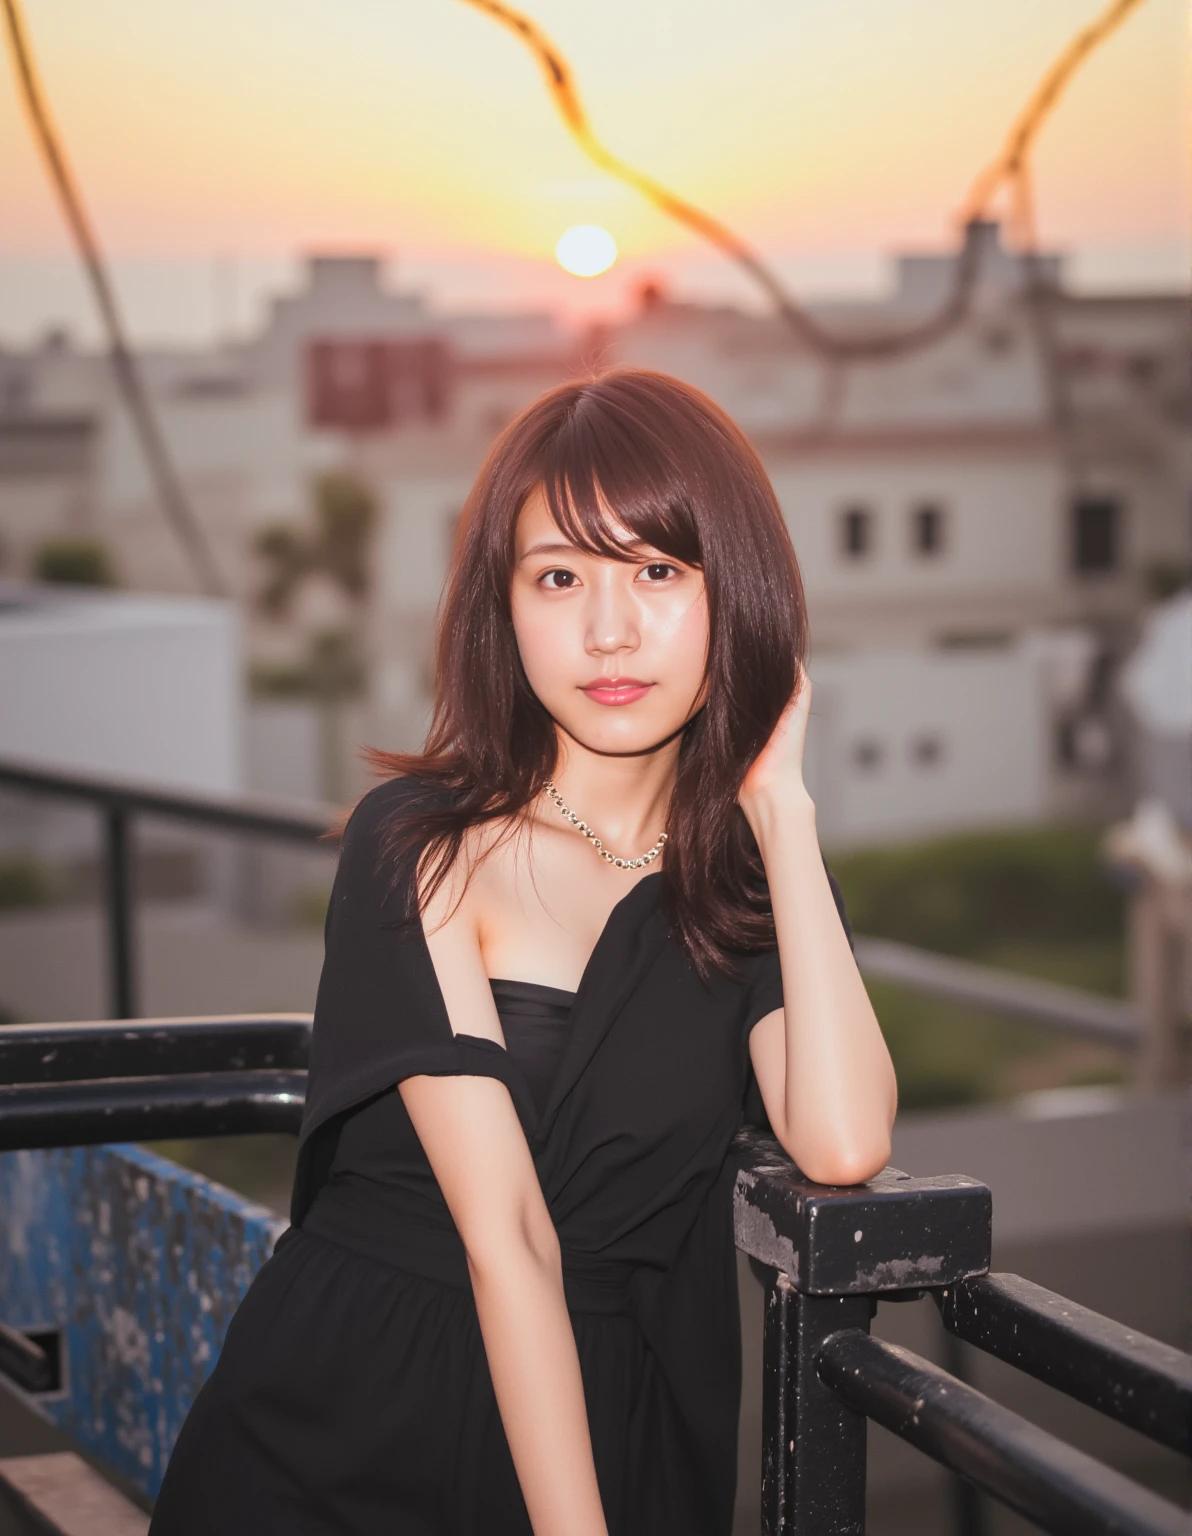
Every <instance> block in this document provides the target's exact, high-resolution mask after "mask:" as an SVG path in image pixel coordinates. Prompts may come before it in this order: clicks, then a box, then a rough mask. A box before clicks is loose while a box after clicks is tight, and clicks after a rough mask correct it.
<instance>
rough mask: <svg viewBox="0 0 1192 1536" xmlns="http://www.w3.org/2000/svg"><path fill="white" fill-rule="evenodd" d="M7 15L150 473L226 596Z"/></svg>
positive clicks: (32, 110)
mask: <svg viewBox="0 0 1192 1536" xmlns="http://www.w3.org/2000/svg"><path fill="white" fill-rule="evenodd" d="M2 3H3V6H4V17H5V20H6V22H7V24H8V40H9V45H10V47H11V49H12V57H13V65H14V67H15V69H16V74H17V79H18V81H19V83H20V88H21V95H22V98H23V100H24V104H25V109H26V111H27V112H28V114H29V121H30V123H31V125H32V128H33V134H34V137H35V138H36V140H37V143H38V147H39V148H40V149H41V152H42V155H43V156H44V157H45V161H46V165H47V167H48V169H49V173H50V179H51V181H52V182H53V184H54V190H55V191H56V193H57V195H58V201H59V203H60V204H61V205H62V211H63V213H64V214H65V216H66V222H67V224H68V225H69V227H70V232H71V234H72V235H73V237H74V241H75V244H76V246H77V247H78V250H79V255H80V256H81V258H82V261H83V267H84V270H85V271H86V274H87V279H88V282H89V283H90V285H91V292H92V295H93V296H94V298H95V302H96V305H97V306H98V309H99V313H100V316H101V318H102V320H103V325H104V329H105V331H106V332H107V338H108V356H109V359H110V361H111V364H112V371H113V373H114V374H115V376H116V384H117V387H118V389H119V390H120V394H121V396H122V397H123V400H124V404H125V406H126V407H127V409H128V414H129V416H130V417H131V419H132V424H133V429H134V431H135V432H136V435H137V439H138V441H139V443H140V446H141V452H142V453H143V454H144V457H145V462H146V464H147V466H148V469H149V475H150V479H151V480H152V482H153V485H154V488H155V490H156V492H157V497H158V500H159V502H160V504H161V509H162V511H163V512H164V513H165V516H166V520H167V521H168V522H169V524H170V526H171V528H172V529H173V531H174V533H175V534H176V535H177V537H178V540H179V542H180V543H181V544H182V547H183V549H184V551H185V553H186V556H187V559H188V560H189V562H190V566H191V569H192V571H193V572H194V576H195V579H196V581H197V583H198V585H199V588H200V590H202V591H204V592H206V593H207V594H208V595H209V596H212V597H223V596H225V595H226V588H225V586H224V582H223V579H222V578H221V576H220V574H219V569H218V567H217V566H216V563H215V559H214V556H213V555H212V553H211V548H210V545H209V544H208V542H207V538H206V535H205V533H204V531H203V528H202V525H201V524H200V522H199V520H198V518H197V517H196V515H195V512H194V509H193V508H192V506H191V504H190V501H189V499H188V497H187V494H186V491H185V489H184V487H183V484H182V480H181V478H180V477H179V475H178V472H177V470H176V469H175V467H174V462H173V460H172V458H171V457H170V451H169V448H168V446H167V444H166V440H165V437H164V435H163V433H162V430H161V427H160V425H159V423H158V420H157V417H156V415H155V414H154V411H153V406H152V404H151V402H150V399H149V395H148V393H147V391H146V389H145V385H144V380H143V379H142V377H141V372H140V369H139V368H138V366H137V362H136V358H135V357H134V356H133V352H132V348H131V347H130V346H129V343H128V339H127V335H126V333H125V329H124V322H123V320H122V319H121V316H120V309H119V306H118V304H117V302H116V293H115V289H114V288H113V286H112V283H111V280H110V279H109V277H108V273H107V268H106V266H105V263H104V258H103V252H102V251H101V249H100V245H99V240H98V238H97V237H96V234H95V231H94V229H93V227H92V225H91V221H90V219H89V218H88V215H87V210H86V208H85V207H84V206H83V200H82V197H81V195H80V193H79V189H78V187H77V185H76V184H75V180H74V176H73V175H72V173H71V169H70V166H69V164H68V163H67V159H66V154H65V151H64V150H63V148H62V142H61V138H60V136H59V134H58V133H57V132H56V131H55V128H54V125H53V122H52V120H51V118H50V112H49V108H48V105H47V103H46V99H45V93H44V91H43V89H42V87H41V84H40V82H39V80H38V78H37V70H36V67H35V65H34V62H33V52H32V48H31V46H30V43H29V38H28V32H27V28H26V26H25V22H24V18H23V17H22V15H21V11H20V4H19V0H2Z"/></svg>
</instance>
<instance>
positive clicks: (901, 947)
mask: <svg viewBox="0 0 1192 1536" xmlns="http://www.w3.org/2000/svg"><path fill="white" fill-rule="evenodd" d="M4 787H7V788H9V789H13V790H19V791H22V792H24V793H27V794H36V795H42V796H46V797H49V798H51V799H57V800H63V801H66V802H68V803H73V804H81V805H88V806H90V807H91V808H92V809H94V811H95V812H96V814H97V815H98V816H99V817H100V820H101V824H102V833H103V850H104V856H103V879H102V892H103V910H104V922H105V927H106V933H107V955H108V998H109V1002H108V1017H109V1018H113V1019H132V1018H136V1017H137V1015H138V1012H139V1009H138V995H139V993H138V985H137V982H138V967H137V964H136V926H135V919H136V889H135V887H136V879H135V857H134V855H135V829H136V822H137V819H138V818H139V817H142V816H153V817H156V818H158V819H163V820H167V821H173V822H176V823H179V824H182V825H188V826H192V827H201V828H205V829H207V830H209V831H215V832H230V833H234V834H237V835H239V836H242V837H255V838H263V839H272V840H274V841H277V842H284V843H290V844H292V845H293V844H298V845H299V846H302V847H307V848H316V847H319V846H324V847H326V846H328V845H327V843H326V841H325V840H326V837H327V831H328V828H329V827H330V826H331V825H332V824H333V822H334V821H335V818H336V815H337V810H336V807H334V806H330V805H320V804H316V805H305V804H301V803H296V802H292V803H286V802H284V801H276V800H272V801H271V800H263V799H258V798H254V797H252V796H245V795H223V796H215V795H205V794H198V793H195V792H188V791H184V790H167V789H161V788H155V787H154V786H152V785H143V784H136V783H133V782H130V781H127V780H119V779H111V778H106V777H99V776H96V775H93V774H80V773H67V772H64V771H62V770H60V769H56V768H47V767H44V766H42V765H39V764H36V763H22V762H16V761H13V760H11V759H7V760H5V759H0V788H4ZM855 947H856V953H857V963H858V964H859V965H860V967H861V970H862V971H863V972H864V974H865V975H866V976H871V977H875V978H878V979H881V980H888V981H895V982H898V983H900V984H902V985H904V986H907V987H909V988H911V989H912V990H913V991H915V992H919V993H922V994H925V995H927V996H932V997H941V998H945V999H948V1000H949V1001H953V1002H960V1003H964V1004H967V1005H970V1006H973V1007H976V1008H981V1009H983V1010H985V1011H986V1012H992V1013H997V1014H1001V1015H1002V1016H1004V1017H1007V1018H1014V1019H1025V1020H1027V1021H1029V1022H1031V1023H1033V1024H1036V1025H1038V1026H1040V1027H1042V1028H1045V1029H1049V1030H1053V1031H1057V1032H1059V1033H1061V1034H1065V1035H1071V1036H1074V1037H1076V1038H1078V1039H1087V1040H1092V1041H1095V1042H1097V1043H1100V1044H1104V1045H1109V1046H1113V1047H1115V1048H1117V1049H1119V1050H1122V1051H1126V1052H1131V1051H1137V1050H1138V1049H1139V1047H1140V1046H1141V1044H1142V1032H1141V1030H1140V1027H1139V1020H1138V1013H1137V1010H1136V1009H1135V1008H1134V1006H1133V1005H1132V1004H1130V1003H1128V1002H1122V1001H1118V1000H1116V999H1113V998H1105V997H1098V996H1095V995H1094V994H1092V993H1088V992H1082V991H1078V990H1077V989H1076V988H1074V987H1064V986H1058V985H1056V984H1055V983H1054V982H1046V981H1040V980H1038V979H1037V978H1033V977H1027V976H1015V975H1011V974H1009V973H1007V972H1005V971H1000V970H996V969H994V968H991V967H989V966H981V965H974V964H972V963H971V962H969V961H964V960H957V959H955V958H953V957H950V956H946V955H936V954H932V953H930V952H928V951H926V950H922V949H916V948H914V947H913V946H911V945H908V944H898V943H894V942H892V941H891V940H889V939H874V938H866V937H864V936H863V935H858V936H857V938H856V946H855Z"/></svg>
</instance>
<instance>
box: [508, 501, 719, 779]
mask: <svg viewBox="0 0 1192 1536" xmlns="http://www.w3.org/2000/svg"><path fill="white" fill-rule="evenodd" d="M625 551H626V554H627V555H628V556H630V558H629V559H627V560H610V559H607V558H605V557H604V556H601V555H591V554H588V553H587V552H586V551H585V550H582V549H578V548H577V547H576V546H575V545H574V544H572V543H570V541H569V540H568V539H567V536H566V535H565V534H564V533H562V532H561V531H560V529H559V527H558V525H557V524H556V523H555V521H554V519H553V518H552V517H551V514H550V508H549V506H548V505H547V501H546V497H545V495H544V494H543V493H542V491H541V490H536V491H535V492H534V493H533V495H531V497H530V499H529V500H528V501H527V502H526V504H525V506H524V507H523V509H522V512H521V516H520V517H519V519H518V524H517V538H516V547H515V564H514V571H513V585H512V589H511V602H512V607H513V628H514V633H515V634H516V636H517V645H518V650H519V651H520V653H521V659H522V665H523V666H524V667H525V669H526V676H527V678H528V679H529V682H530V687H531V688H533V690H534V692H535V694H536V695H537V696H538V698H539V700H540V701H541V703H542V704H543V706H544V707H545V708H546V709H547V711H548V712H549V713H550V715H551V716H552V718H553V719H554V720H555V721H556V722H557V723H558V724H559V725H560V726H562V728H563V729H564V730H565V731H566V732H567V734H568V735H569V736H571V737H572V738H573V739H574V740H576V741H577V742H579V743H580V744H581V745H582V746H585V747H587V748H588V749H589V750H590V751H593V752H600V753H609V754H618V755H628V754H632V753H639V752H647V751H649V750H650V749H651V748H653V747H656V746H658V745H659V744H660V743H661V742H663V741H666V740H667V739H668V738H669V737H672V736H674V735H675V733H676V732H677V731H679V730H680V729H681V728H682V726H683V725H685V724H686V722H687V721H688V720H689V719H690V718H691V716H692V715H693V714H694V713H695V711H696V709H697V708H698V707H699V705H700V703H701V702H702V700H701V690H702V687H703V682H704V673H705V670H706V666H707V657H708V605H707V600H706V597H705V593H704V577H703V572H702V571H700V570H697V569H695V568H694V567H692V566H686V565H680V564H678V563H677V562H676V561H675V560H673V559H672V558H671V557H670V556H669V555H664V554H662V553H661V552H660V551H658V550H656V549H654V548H652V547H651V546H649V545H643V544H638V543H637V542H636V541H635V540H634V539H633V536H632V534H630V533H629V531H628V530H625Z"/></svg>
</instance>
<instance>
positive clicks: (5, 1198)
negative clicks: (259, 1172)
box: [0, 1146, 286, 1497]
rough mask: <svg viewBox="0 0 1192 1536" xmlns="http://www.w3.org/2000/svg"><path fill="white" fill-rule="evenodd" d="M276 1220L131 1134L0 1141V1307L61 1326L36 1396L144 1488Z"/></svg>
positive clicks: (6, 1315) (21, 1323) (278, 1226)
mask: <svg viewBox="0 0 1192 1536" xmlns="http://www.w3.org/2000/svg"><path fill="white" fill-rule="evenodd" d="M285 1225H286V1223H285V1222H284V1221H280V1220H279V1219H278V1218H277V1217H276V1216H275V1215H274V1213H273V1212H272V1211H269V1210H266V1209H265V1208H264V1207H263V1206H259V1205H253V1204H251V1203H249V1202H248V1201H246V1200H242V1199H241V1198H240V1197H239V1196H238V1195H234V1194H232V1193H231V1191H230V1190H226V1189H224V1188H222V1187H221V1186H220V1185H218V1184H213V1183H211V1182H210V1181H209V1180H207V1179H204V1178H201V1177H200V1176H199V1175H197V1174H194V1173H191V1172H189V1171H188V1170H187V1169H184V1168H180V1167H178V1166H177V1164H175V1163H171V1162H168V1161H167V1160H166V1159H165V1158H162V1157H158V1156H156V1155H155V1154H154V1153H152V1152H147V1151H146V1150H145V1149H144V1148H143V1147H136V1146H111V1147H68V1148H61V1149H55V1150H53V1151H48V1152H8V1153H4V1154H0V1318H2V1319H3V1321H4V1322H6V1323H7V1324H9V1326H10V1327H14V1328H21V1329H45V1328H57V1329H60V1330H61V1331H62V1339H63V1345H64V1365H65V1371H64V1381H63V1390H62V1391H61V1392H60V1393H57V1394H54V1395H53V1396H49V1397H45V1398H38V1399H35V1400H34V1401H35V1403H36V1406H37V1407H38V1409H39V1410H40V1411H41V1412H42V1413H44V1414H45V1415H46V1416H47V1417H49V1418H50V1419H52V1420H53V1421H54V1423H56V1424H58V1425H60V1426H61V1427H62V1428H63V1429H64V1430H66V1431H67V1432H68V1433H69V1434H71V1435H73V1436H74V1438H75V1439H76V1440H78V1441H79V1442H80V1443H81V1444H82V1445H83V1446H85V1447H86V1448H87V1449H88V1450H90V1451H93V1452H94V1453H95V1454H96V1455H97V1456H99V1457H100V1458H101V1459H102V1460H103V1461H104V1462H105V1463H106V1464H107V1465H108V1466H110V1467H112V1468H113V1469H114V1470H116V1471H119V1472H120V1473H122V1474H123V1475H124V1476H125V1477H127V1478H128V1479H129V1480H130V1481H131V1482H133V1483H134V1484H136V1485H137V1486H138V1487H140V1488H142V1489H143V1490H144V1491H145V1493H146V1494H148V1495H149V1496H150V1497H154V1496H155V1495H156V1493H157V1490H158V1488H159V1486H160V1484H161V1478H162V1474H163V1473H164V1471H165V1465H166V1461H167V1459H168V1457H169V1454H170V1450H171V1449H172V1447H173V1444H174V1441H175V1439H176V1438H177V1435H178V1431H179V1429H180V1428H181V1427H182V1421H183V1419H184V1418H185V1416H186V1412H187V1410H188V1409H189V1407H190V1405H191V1403H192V1402H193V1401H194V1398H195V1395H196V1393H197V1392H198V1390H199V1388H200V1386H202V1384H203V1382H204V1381H205V1380H206V1378H207V1374H208V1372H209V1371H210V1370H211V1367H212V1365H213V1364H214V1363H215V1359H216V1356H217V1355H218V1353H219V1350H220V1348H221V1346H222V1344H223V1340H224V1334H225V1333H226V1331H227V1326H228V1323H229V1321H230V1320H231V1317H232V1313H233V1312H234V1311H235V1310H236V1307H237V1306H238V1304H239V1302H240V1299H241V1297H242V1296H243V1295H244V1292H245V1291H246V1290H247V1289H248V1286H249V1283H250V1282H251V1280H252V1278H253V1276H254V1275H255V1274H256V1272H257V1270H258V1269H259V1268H260V1267H261V1265H262V1264H263V1263H264V1262H265V1260H266V1259H267V1258H268V1256H269V1254H270V1253H271V1252H272V1250H273V1244H274V1242H275V1241H276V1240H277V1238H278V1236H279V1235H280V1233H281V1232H282V1231H283V1230H284V1228H285Z"/></svg>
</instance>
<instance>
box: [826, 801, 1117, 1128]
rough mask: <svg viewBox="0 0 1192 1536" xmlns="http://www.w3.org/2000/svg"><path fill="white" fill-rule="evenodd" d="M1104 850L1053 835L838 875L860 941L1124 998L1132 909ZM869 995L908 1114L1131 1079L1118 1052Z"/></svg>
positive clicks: (905, 999) (885, 993)
mask: <svg viewBox="0 0 1192 1536" xmlns="http://www.w3.org/2000/svg"><path fill="white" fill-rule="evenodd" d="M1099 842H1100V833H1099V831H1098V830H1097V829H1096V828H1093V827H1080V826H1046V827H1035V828H1024V829H1015V830H1012V831H1009V832H980V833H965V834H962V835H959V836H953V837H945V838H938V839H933V840H931V841H929V842H921V843H913V844H908V845H905V846H898V847H887V848H871V849H859V850H856V851H854V852H849V853H843V854H838V855H837V856H835V857H834V858H830V859H829V863H830V864H831V866H832V872H833V874H834V875H835V876H836V878H837V879H838V880H839V882H840V886H841V889H842V891H843V892H844V897H845V901H846V903H847V905H848V912H849V917H850V919H851V921H852V924H853V927H854V928H855V929H856V931H857V932H858V933H863V934H866V935H868V936H872V937H875V938H887V939H896V940H899V941H900V942H902V943H904V944H913V945H916V946H918V947H919V948H922V949H927V950H934V951H936V952H937V953H941V954H950V955H957V956H960V957H962V958H965V959H970V960H976V961H979V962H981V963H982V964H985V965H992V966H997V967H1000V968H1001V969H1004V970H1007V971H1011V972H1015V973H1017V974H1019V975H1027V976H1038V977H1040V978H1042V979H1044V980H1047V981H1055V982H1058V983H1060V984H1061V985H1064V986H1070V987H1078V988H1081V989H1083V990H1086V991H1091V992H1103V993H1108V994H1110V995H1121V993H1122V991H1123V989H1124V985H1125V945H1124V916H1125V914H1124V903H1123V898H1122V895H1121V893H1120V892H1119V891H1117V890H1116V889H1115V888H1114V887H1113V886H1112V885H1111V884H1110V883H1109V880H1108V878H1107V876H1106V873H1105V870H1104V869H1103V867H1102V865H1101V862H1100V858H1099V853H1098V845H1099ZM868 986H869V994H870V997H871V998H872V999H873V1005H874V1008H875V1009H876V1010H877V1015H878V1018H879V1020H880V1021H881V1026H882V1030H883V1032H884V1034H885V1036H886V1042H887V1044H888V1045H889V1047H890V1054H891V1056H892V1057H893V1058H894V1066H895V1070H896V1072H897V1074H898V1084H899V1102H900V1105H901V1107H902V1109H903V1110H927V1109H940V1108H946V1107H955V1106H960V1105H964V1104H976V1103H981V1102H985V1101H989V1100H997V1099H1004V1098H1007V1097H1012V1096H1013V1095H1014V1094H1016V1093H1020V1092H1023V1091H1025V1090H1026V1089H1027V1088H1031V1087H1058V1086H1063V1085H1066V1084H1071V1083H1088V1082H1116V1081H1119V1080H1120V1078H1121V1076H1122V1069H1123V1063H1122V1061H1121V1059H1120V1057H1118V1056H1117V1055H1115V1053H1114V1052H1112V1051H1111V1050H1108V1049H1102V1048H1100V1047H1091V1046H1086V1045H1082V1044H1081V1043H1079V1042H1072V1041H1068V1040H1065V1039H1064V1038H1063V1037H1060V1036H1057V1035H1053V1034H1051V1033H1049V1032H1048V1031H1046V1030H1044V1029H1041V1028H1036V1027H1034V1026H1032V1025H1030V1024H1026V1023H1018V1022H1015V1021H1012V1020H1007V1019H1004V1018H1000V1017H998V1016H997V1015H995V1014H990V1013H985V1012H983V1011H981V1010H980V1009H976V1008H966V1007H963V1006H962V1005H960V1004H956V1003H951V1002H945V1001H943V1000H942V999H939V998H931V997H925V996H923V995H921V994H919V993H917V992H913V991H911V990H910V989H908V988H906V987H902V986H897V985H895V984H893V983H890V982H881V981H871V982H869V984H868Z"/></svg>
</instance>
